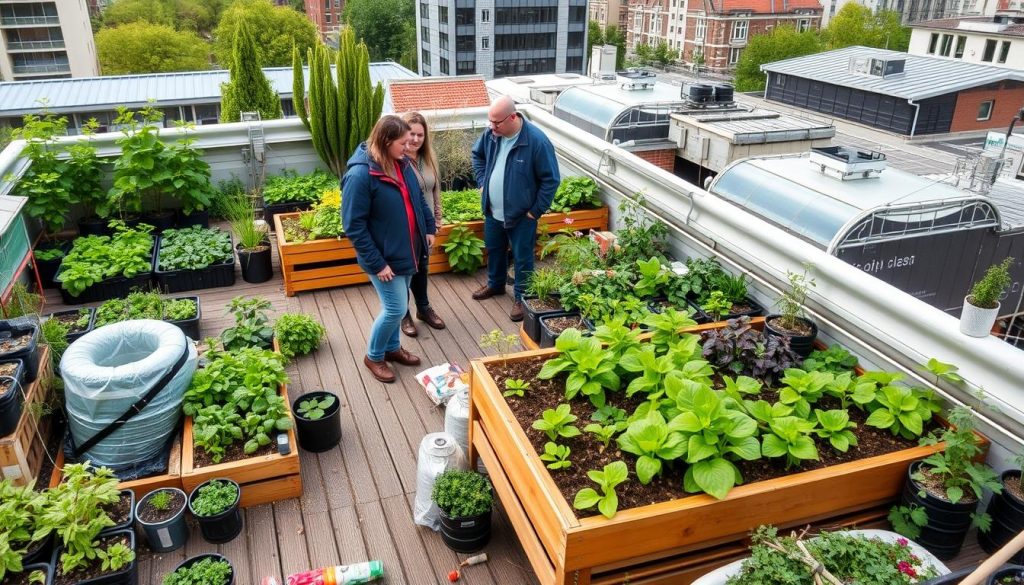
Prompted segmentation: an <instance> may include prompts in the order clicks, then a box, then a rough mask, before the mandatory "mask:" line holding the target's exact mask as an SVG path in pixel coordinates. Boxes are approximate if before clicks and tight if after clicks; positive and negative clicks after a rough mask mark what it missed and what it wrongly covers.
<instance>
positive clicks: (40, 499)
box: [0, 479, 53, 583]
mask: <svg viewBox="0 0 1024 585" xmlns="http://www.w3.org/2000/svg"><path fill="white" fill-rule="evenodd" d="M48 502H49V495H48V493H47V492H37V491H35V490H34V489H33V486H32V485H25V486H20V487H18V486H14V485H12V484H11V480H9V479H5V480H3V481H0V543H5V545H6V546H0V582H2V583H7V581H5V580H4V575H5V574H6V575H7V578H8V580H9V579H10V574H11V573H21V572H28V571H29V568H28V565H31V564H34V563H37V562H47V561H49V559H50V553H51V552H52V543H53V533H52V532H51V531H50V530H48V529H47V528H46V527H45V523H43V522H41V517H42V515H43V513H44V512H45V511H46V506H47V504H48Z"/></svg>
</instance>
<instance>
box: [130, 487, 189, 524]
mask: <svg viewBox="0 0 1024 585" xmlns="http://www.w3.org/2000/svg"><path fill="white" fill-rule="evenodd" d="M167 493H169V494H171V502H170V503H169V504H168V505H167V509H165V510H158V509H157V508H155V507H153V504H152V501H151V500H146V501H145V502H143V504H142V506H140V507H139V512H138V517H139V520H142V521H143V522H148V523H150V524H156V523H157V522H164V521H166V520H170V519H171V518H173V517H174V516H177V514H178V511H179V510H181V508H182V507H184V506H185V494H183V493H181V492H167Z"/></svg>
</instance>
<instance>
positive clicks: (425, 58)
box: [420, 49, 430, 67]
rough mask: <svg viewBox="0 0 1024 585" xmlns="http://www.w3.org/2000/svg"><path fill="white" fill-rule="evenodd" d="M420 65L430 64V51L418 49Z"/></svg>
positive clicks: (427, 65) (426, 65)
mask: <svg viewBox="0 0 1024 585" xmlns="http://www.w3.org/2000/svg"><path fill="white" fill-rule="evenodd" d="M420 65H423V67H429V66H430V51H428V50H426V49H420Z"/></svg>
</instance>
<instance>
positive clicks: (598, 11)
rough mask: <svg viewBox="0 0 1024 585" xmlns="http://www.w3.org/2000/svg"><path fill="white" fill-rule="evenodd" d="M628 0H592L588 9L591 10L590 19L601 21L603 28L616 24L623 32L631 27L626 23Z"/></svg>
mask: <svg viewBox="0 0 1024 585" xmlns="http://www.w3.org/2000/svg"><path fill="white" fill-rule="evenodd" d="M627 4H628V0H590V2H589V3H588V4H587V10H589V11H590V20H596V21H597V22H600V23H601V28H608V27H609V26H612V25H614V26H615V27H616V28H618V29H619V31H621V32H622V33H623V34H625V32H626V29H627V28H629V27H628V26H627V25H626V15H627V14H628V8H629V7H628V5H627Z"/></svg>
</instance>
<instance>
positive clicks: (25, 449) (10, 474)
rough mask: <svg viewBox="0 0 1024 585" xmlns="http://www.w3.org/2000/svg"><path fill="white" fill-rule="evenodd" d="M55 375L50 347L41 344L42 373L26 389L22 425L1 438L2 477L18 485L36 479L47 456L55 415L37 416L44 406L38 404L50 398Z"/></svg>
mask: <svg viewBox="0 0 1024 585" xmlns="http://www.w3.org/2000/svg"><path fill="white" fill-rule="evenodd" d="M52 378H53V368H52V367H51V365H50V346H48V345H45V344H40V346H39V374H38V375H37V376H36V380H35V381H34V382H32V383H31V384H29V385H28V387H27V388H26V390H25V404H24V406H23V407H22V410H21V418H19V419H18V425H17V426H16V427H14V432H13V433H11V434H9V435H7V436H6V437H0V479H9V480H11V483H13V484H14V485H16V486H23V485H26V484H28V482H30V481H33V480H35V479H36V475H38V473H39V468H40V467H41V466H42V463H43V458H44V457H45V456H46V442H47V441H48V440H49V439H50V427H51V426H52V425H53V416H52V415H44V416H37V414H38V412H39V410H38V409H39V408H40V407H39V406H35V405H39V404H42V403H45V402H48V401H49V399H50V382H51V379H52Z"/></svg>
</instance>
